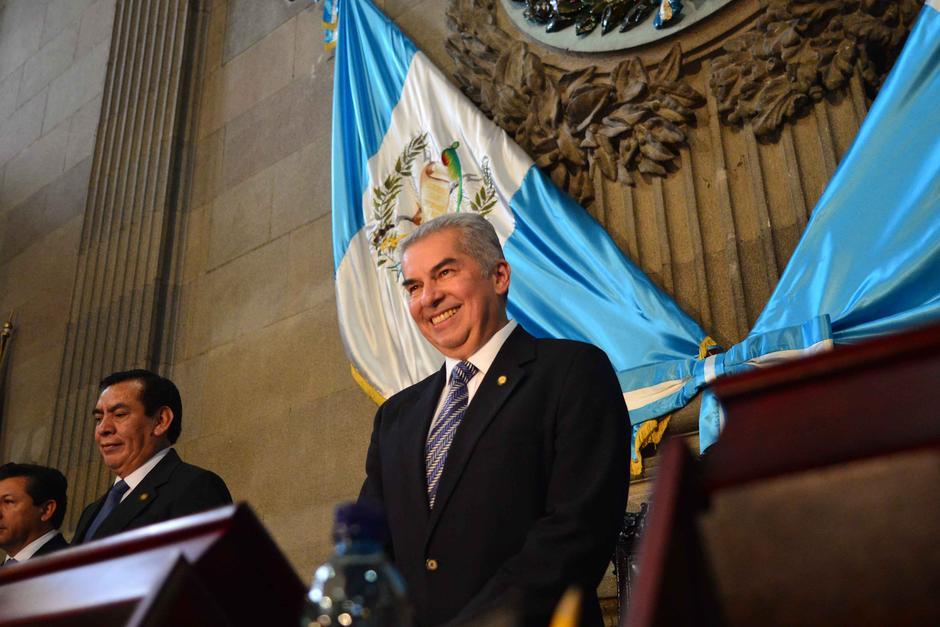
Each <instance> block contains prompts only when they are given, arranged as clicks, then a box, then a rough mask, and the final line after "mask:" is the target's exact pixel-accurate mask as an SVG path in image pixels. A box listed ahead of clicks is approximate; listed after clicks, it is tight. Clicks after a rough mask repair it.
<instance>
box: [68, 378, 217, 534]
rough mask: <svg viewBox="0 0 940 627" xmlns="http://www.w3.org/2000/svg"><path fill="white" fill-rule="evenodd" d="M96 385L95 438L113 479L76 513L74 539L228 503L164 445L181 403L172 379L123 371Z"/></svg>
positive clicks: (203, 474) (206, 474)
mask: <svg viewBox="0 0 940 627" xmlns="http://www.w3.org/2000/svg"><path fill="white" fill-rule="evenodd" d="M99 390H100V391H101V395H100V396H99V397H98V403H97V405H95V411H94V417H95V442H96V443H97V445H98V450H99V452H100V453H101V457H102V459H103V460H104V463H105V464H106V465H107V466H108V468H110V469H111V471H112V472H114V474H115V475H116V478H115V481H114V484H113V485H112V486H111V489H110V490H109V491H108V493H107V494H105V495H104V496H103V497H101V498H100V499H99V500H98V501H96V502H94V503H92V504H91V505H89V506H88V507H86V508H85V510H84V511H83V512H82V516H81V518H80V519H79V521H78V527H77V529H76V531H75V537H74V538H73V540H72V542H73V544H79V543H83V542H89V541H91V540H95V539H98V538H104V537H106V536H110V535H113V534H116V533H120V532H122V531H127V530H128V529H136V528H137V527H143V526H145V525H152V524H154V523H158V522H163V521H165V520H170V519H172V518H178V517H180V516H186V515H187V514H194V513H196V512H199V511H202V510H206V509H211V508H213V507H219V506H221V505H227V504H229V503H231V502H232V497H231V495H230V494H229V491H228V488H227V487H226V486H225V482H224V481H222V479H221V478H219V476H218V475H216V474H215V473H213V472H210V471H208V470H203V469H202V468H199V467H197V466H193V465H191V464H187V463H185V462H183V460H181V459H180V456H179V454H177V452H176V451H175V450H174V449H173V448H171V445H172V444H174V443H175V442H176V440H177V439H178V438H179V436H180V432H181V431H182V422H183V403H182V400H181V399H180V393H179V390H177V389H176V385H174V384H173V382H172V381H170V380H169V379H166V378H164V377H161V376H159V375H157V374H154V373H153V372H150V371H148V370H129V371H126V372H116V373H114V374H112V375H109V376H107V377H105V378H104V379H103V380H102V381H101V383H100V385H99Z"/></svg>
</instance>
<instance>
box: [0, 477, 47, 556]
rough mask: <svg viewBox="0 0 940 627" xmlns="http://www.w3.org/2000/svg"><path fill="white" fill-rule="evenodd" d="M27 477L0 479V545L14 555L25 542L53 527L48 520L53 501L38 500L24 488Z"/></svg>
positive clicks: (0, 547) (27, 542)
mask: <svg viewBox="0 0 940 627" xmlns="http://www.w3.org/2000/svg"><path fill="white" fill-rule="evenodd" d="M28 481H29V479H27V478H26V477H9V478H7V479H3V480H0V549H3V550H4V551H5V552H6V553H7V555H16V554H17V553H19V552H20V550H21V549H22V548H23V547H25V546H26V545H27V544H29V543H30V542H32V541H33V540H35V539H36V538H38V537H39V536H41V535H42V534H44V533H46V532H47V531H49V530H50V529H52V524H51V523H50V522H49V521H50V520H51V519H52V515H53V513H54V512H55V508H56V502H55V501H48V502H46V503H41V504H37V503H34V502H33V497H31V496H30V495H29V493H28V492H27V491H26V488H27V482H28Z"/></svg>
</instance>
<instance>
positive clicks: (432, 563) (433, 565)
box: [424, 559, 437, 573]
mask: <svg viewBox="0 0 940 627" xmlns="http://www.w3.org/2000/svg"><path fill="white" fill-rule="evenodd" d="M424 567H425V568H426V569H428V571H430V572H432V573H433V572H434V571H435V570H437V560H435V559H429V560H425V562H424Z"/></svg>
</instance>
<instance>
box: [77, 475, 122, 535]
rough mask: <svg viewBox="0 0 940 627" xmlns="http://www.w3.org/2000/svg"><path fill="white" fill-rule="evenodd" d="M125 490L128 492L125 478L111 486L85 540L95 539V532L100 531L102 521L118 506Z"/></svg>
mask: <svg viewBox="0 0 940 627" xmlns="http://www.w3.org/2000/svg"><path fill="white" fill-rule="evenodd" d="M125 492H127V484H126V483H124V480H123V479H121V480H120V481H118V482H117V483H115V484H114V485H113V486H111V489H110V490H109V491H108V496H107V498H105V500H104V505H102V506H101V509H100V510H98V515H97V516H95V519H94V520H93V521H91V525H89V527H88V531H87V532H86V533H85V538H84V540H83V541H84V542H88V541H89V540H94V539H95V532H96V531H98V527H100V526H101V523H103V522H104V521H105V519H106V518H107V517H108V515H109V514H111V512H112V511H114V508H115V507H117V506H118V503H120V502H121V497H122V496H124V493H125Z"/></svg>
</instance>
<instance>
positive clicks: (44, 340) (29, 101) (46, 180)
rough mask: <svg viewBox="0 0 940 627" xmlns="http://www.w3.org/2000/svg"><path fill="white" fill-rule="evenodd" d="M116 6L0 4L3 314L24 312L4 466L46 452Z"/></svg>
mask: <svg viewBox="0 0 940 627" xmlns="http://www.w3.org/2000/svg"><path fill="white" fill-rule="evenodd" d="M114 6H115V0H54V1H49V0H6V1H5V2H0V181H2V183H0V316H2V317H3V319H4V320H6V318H7V316H8V315H9V313H10V312H11V311H12V310H15V311H16V322H15V325H16V332H15V336H14V338H13V341H12V344H11V352H10V354H9V361H8V364H7V376H6V398H5V399H4V403H3V406H2V408H0V412H2V421H3V422H2V427H0V428H2V432H0V433H2V440H0V460H2V461H7V460H11V459H16V460H36V461H45V459H46V456H47V452H48V447H49V443H50V438H51V432H52V422H53V414H54V406H55V397H56V392H55V390H56V385H57V384H58V379H59V370H60V365H61V361H62V345H63V343H64V340H65V334H66V325H67V323H68V312H69V302H70V298H71V294H72V283H73V278H74V274H75V264H76V261H77V252H78V245H79V239H80V236H81V227H82V213H83V209H84V206H85V198H86V192H87V190H88V182H89V172H90V169H91V161H92V158H91V155H92V152H93V150H94V146H95V133H96V131H97V128H98V117H99V113H100V110H101V94H102V86H103V83H104V76H105V69H106V64H107V61H108V52H109V50H110V46H111V27H112V23H113V15H114ZM89 435H90V431H89Z"/></svg>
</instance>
